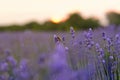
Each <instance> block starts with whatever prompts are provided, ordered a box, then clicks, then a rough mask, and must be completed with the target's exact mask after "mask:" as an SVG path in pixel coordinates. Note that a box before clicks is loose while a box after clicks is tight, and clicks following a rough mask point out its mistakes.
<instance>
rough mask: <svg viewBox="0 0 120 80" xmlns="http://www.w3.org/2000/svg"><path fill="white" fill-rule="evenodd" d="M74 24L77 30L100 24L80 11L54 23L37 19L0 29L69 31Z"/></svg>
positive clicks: (0, 29)
mask: <svg viewBox="0 0 120 80" xmlns="http://www.w3.org/2000/svg"><path fill="white" fill-rule="evenodd" d="M70 26H73V27H74V28H75V29H76V30H85V29H88V28H90V27H91V28H93V29H94V28H97V27H98V26H100V24H99V22H98V20H97V19H94V18H88V19H84V18H83V17H82V16H81V15H79V13H73V14H70V16H69V18H68V19H67V20H66V21H64V22H60V23H54V22H52V21H50V20H48V21H46V22H45V23H43V24H39V23H37V22H35V21H33V22H30V23H28V24H25V25H21V26H20V25H10V26H3V27H0V31H24V30H32V31H68V30H69V27H70Z"/></svg>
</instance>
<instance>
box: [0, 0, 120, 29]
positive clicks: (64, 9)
mask: <svg viewBox="0 0 120 80" xmlns="http://www.w3.org/2000/svg"><path fill="white" fill-rule="evenodd" d="M119 4H120V0H114V1H113V0H0V31H25V30H34V31H67V30H68V29H69V27H70V26H73V27H74V28H75V29H76V30H84V29H88V28H89V27H91V28H97V27H101V26H102V27H106V26H108V25H111V24H114V25H119V24H120V5H119Z"/></svg>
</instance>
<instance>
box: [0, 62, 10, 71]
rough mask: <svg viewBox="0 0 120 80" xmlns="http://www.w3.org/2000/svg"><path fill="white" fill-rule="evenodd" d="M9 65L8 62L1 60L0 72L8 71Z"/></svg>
mask: <svg viewBox="0 0 120 80" xmlns="http://www.w3.org/2000/svg"><path fill="white" fill-rule="evenodd" d="M8 69H9V67H8V63H6V62H1V63H0V72H1V71H3V72H6V71H8Z"/></svg>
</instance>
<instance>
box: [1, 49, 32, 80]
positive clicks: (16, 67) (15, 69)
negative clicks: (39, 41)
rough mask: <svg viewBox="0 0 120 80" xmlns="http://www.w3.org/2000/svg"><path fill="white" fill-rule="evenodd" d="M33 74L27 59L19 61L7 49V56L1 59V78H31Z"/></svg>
mask: <svg viewBox="0 0 120 80" xmlns="http://www.w3.org/2000/svg"><path fill="white" fill-rule="evenodd" d="M31 78H32V74H31V72H30V69H29V67H28V64H27V61H26V60H24V59H21V60H20V62H18V61H17V59H15V58H14V57H13V56H12V55H11V52H10V51H9V50H5V58H4V59H3V60H1V61H0V80H31Z"/></svg>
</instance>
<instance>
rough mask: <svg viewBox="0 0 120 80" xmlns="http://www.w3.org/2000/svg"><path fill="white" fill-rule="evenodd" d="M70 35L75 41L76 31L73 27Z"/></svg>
mask: <svg viewBox="0 0 120 80" xmlns="http://www.w3.org/2000/svg"><path fill="white" fill-rule="evenodd" d="M70 33H71V35H72V38H73V39H74V38H75V30H74V28H73V27H70Z"/></svg>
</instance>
